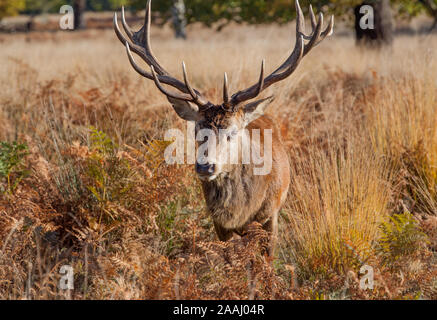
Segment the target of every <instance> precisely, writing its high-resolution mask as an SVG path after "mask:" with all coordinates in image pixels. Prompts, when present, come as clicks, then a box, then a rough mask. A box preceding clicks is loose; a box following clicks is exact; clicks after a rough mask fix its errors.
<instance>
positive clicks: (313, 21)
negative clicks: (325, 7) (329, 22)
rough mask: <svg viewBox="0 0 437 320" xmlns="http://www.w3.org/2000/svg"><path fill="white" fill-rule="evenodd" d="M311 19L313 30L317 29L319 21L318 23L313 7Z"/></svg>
mask: <svg viewBox="0 0 437 320" xmlns="http://www.w3.org/2000/svg"><path fill="white" fill-rule="evenodd" d="M309 11H310V19H311V26H312V28H313V30H314V29H315V28H316V25H317V21H316V16H315V15H314V10H313V6H312V5H310V10H309Z"/></svg>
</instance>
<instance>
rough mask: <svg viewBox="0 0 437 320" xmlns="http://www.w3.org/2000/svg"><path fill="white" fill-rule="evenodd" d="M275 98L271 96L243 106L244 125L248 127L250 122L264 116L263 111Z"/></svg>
mask: <svg viewBox="0 0 437 320" xmlns="http://www.w3.org/2000/svg"><path fill="white" fill-rule="evenodd" d="M274 99H275V98H274V97H273V96H270V97H268V98H265V99H262V100H258V101H255V102H251V103H249V104H247V105H245V106H244V108H243V112H244V123H245V124H246V125H248V124H249V123H251V122H252V121H254V120H256V119H258V118H259V117H261V116H262V115H263V114H264V111H265V110H266V108H267V106H268V105H269V104H270V103H271V102H272V101H273V100H274Z"/></svg>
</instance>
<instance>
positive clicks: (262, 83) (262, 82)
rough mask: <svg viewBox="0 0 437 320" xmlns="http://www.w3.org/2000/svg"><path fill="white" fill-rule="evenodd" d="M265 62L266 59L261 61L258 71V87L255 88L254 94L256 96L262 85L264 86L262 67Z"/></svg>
mask: <svg viewBox="0 0 437 320" xmlns="http://www.w3.org/2000/svg"><path fill="white" fill-rule="evenodd" d="M265 64H266V60H265V59H263V61H262V62H261V72H260V73H259V80H258V88H257V90H256V96H258V95H259V94H260V93H261V91H262V90H263V86H264V67H265ZM256 96H255V97H256Z"/></svg>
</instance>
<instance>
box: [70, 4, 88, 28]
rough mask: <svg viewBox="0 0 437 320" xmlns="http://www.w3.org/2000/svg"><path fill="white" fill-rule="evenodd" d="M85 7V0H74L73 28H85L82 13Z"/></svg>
mask: <svg viewBox="0 0 437 320" xmlns="http://www.w3.org/2000/svg"><path fill="white" fill-rule="evenodd" d="M85 9H86V0H74V1H73V10H74V30H80V29H84V28H85V19H84V13H85Z"/></svg>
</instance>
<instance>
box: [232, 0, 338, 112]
mask: <svg viewBox="0 0 437 320" xmlns="http://www.w3.org/2000/svg"><path fill="white" fill-rule="evenodd" d="M295 3H296V44H295V47H294V50H293V52H292V53H291V55H290V56H289V57H288V58H287V60H286V61H285V62H284V63H283V64H282V65H281V66H280V67H279V68H278V69H276V70H275V71H274V72H273V73H272V74H270V75H269V76H268V77H267V78H265V79H262V80H261V79H260V81H259V82H258V84H255V85H253V86H251V87H250V88H248V89H246V90H243V91H239V92H237V93H235V94H234V95H233V96H232V100H231V103H232V104H233V105H237V104H239V103H241V102H243V101H246V100H250V99H253V98H255V97H256V96H257V95H258V94H259V93H260V92H261V91H262V90H264V89H266V88H268V87H269V86H271V85H272V84H274V83H276V82H278V81H281V80H283V79H285V78H287V77H288V76H290V75H291V74H292V73H293V72H294V71H295V70H296V68H297V66H298V65H299V63H300V61H301V59H302V58H303V57H304V56H305V55H306V54H308V52H309V51H310V50H311V49H312V48H314V47H315V46H316V45H318V44H319V43H320V42H321V41H322V40H323V39H324V38H326V37H327V36H330V35H331V34H332V32H333V28H334V19H333V17H331V21H330V23H329V26H328V27H327V28H326V29H325V31H323V32H322V27H323V15H322V14H321V13H320V14H319V19H318V21H316V17H315V15H314V12H313V9H312V7H310V18H311V26H312V29H313V30H312V33H311V35H310V36H307V35H305V18H304V15H303V12H302V9H301V7H300V4H299V1H298V0H296V1H295ZM304 40H308V41H309V42H308V43H307V44H305V42H304ZM263 68H264V67H263ZM261 82H262V84H260V83H261Z"/></svg>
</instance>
